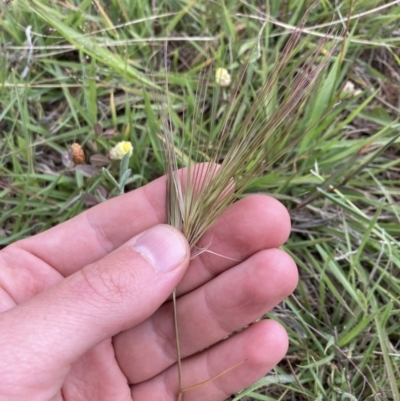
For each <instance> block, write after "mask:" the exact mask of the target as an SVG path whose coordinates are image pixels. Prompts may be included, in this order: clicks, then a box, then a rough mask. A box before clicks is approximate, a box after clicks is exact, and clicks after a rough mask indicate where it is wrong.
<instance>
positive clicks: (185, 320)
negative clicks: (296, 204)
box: [113, 249, 298, 383]
mask: <svg viewBox="0 0 400 401" xmlns="http://www.w3.org/2000/svg"><path fill="white" fill-rule="evenodd" d="M297 279H298V273H297V268H296V265H295V263H294V261H293V260H292V258H291V257H290V256H289V255H287V254H286V253H285V252H283V251H280V250H278V249H270V250H265V251H262V252H259V253H257V254H256V255H254V256H253V257H251V258H250V259H248V260H246V261H245V262H243V263H242V264H240V265H238V266H236V267H234V268H233V269H230V270H229V271H227V272H225V273H223V274H222V275H220V276H219V277H217V278H216V279H214V280H212V281H211V282H209V283H207V284H206V285H204V286H202V287H200V288H198V289H197V290H196V291H194V292H192V293H190V294H187V295H185V296H183V297H180V298H179V300H178V323H179V343H180V350H181V355H182V357H187V356H190V355H193V354H195V353H197V352H199V351H201V350H202V349H205V348H207V347H210V346H211V345H213V344H215V343H216V342H218V341H220V340H222V339H223V338H225V337H226V336H228V335H229V334H231V333H232V332H234V331H236V330H238V329H240V328H242V327H244V326H246V325H247V324H249V323H251V322H254V321H255V320H256V319H257V318H259V317H260V316H262V315H263V314H265V313H266V312H268V311H270V310H271V309H272V308H273V307H275V306H276V305H277V304H278V303H280V302H281V301H282V300H283V299H285V298H286V297H287V296H288V295H289V294H291V293H292V292H293V290H294V289H295V287H296V284H297ZM172 316H173V313H172V303H168V304H165V305H163V306H162V307H161V308H160V309H159V310H158V311H157V312H156V313H155V314H154V315H153V316H152V317H151V318H150V319H149V320H147V321H145V322H143V323H142V324H141V325H139V326H137V327H135V328H133V329H131V330H128V331H126V332H124V333H121V334H119V335H117V336H116V337H115V338H114V340H113V343H114V348H115V355H116V358H117V362H118V364H119V366H120V368H121V370H122V371H123V372H124V374H125V375H126V377H127V378H128V380H129V382H130V383H139V382H142V381H145V380H148V379H149V378H151V377H153V376H155V375H157V374H159V373H160V372H162V371H163V370H165V369H166V368H168V367H169V366H171V365H173V364H175V362H176V345H175V330H174V323H173V319H172ZM138 364H140V367H141V369H140V371H139V370H137V369H135V367H136V366H138Z"/></svg>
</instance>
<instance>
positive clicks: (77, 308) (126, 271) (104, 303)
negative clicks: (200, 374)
mask: <svg viewBox="0 0 400 401" xmlns="http://www.w3.org/2000/svg"><path fill="white" fill-rule="evenodd" d="M188 262H189V246H188V243H187V241H186V239H185V238H184V237H183V236H182V234H181V233H179V232H178V231H177V230H175V229H173V228H172V227H170V226H166V225H161V226H156V227H153V228H151V229H150V230H148V231H146V232H144V233H142V234H141V235H139V236H136V237H134V238H133V239H131V240H130V241H128V242H127V243H126V244H124V245H123V246H122V247H120V248H119V249H117V250H116V251H115V252H113V253H112V254H110V255H108V256H107V257H105V258H103V259H102V260H100V261H99V262H97V263H95V264H92V265H89V266H87V267H85V268H84V269H83V270H81V271H79V272H77V273H75V274H74V275H72V276H70V277H69V278H67V279H65V280H63V281H62V282H60V283H58V284H56V285H55V286H53V287H51V288H49V289H48V290H46V291H44V292H42V293H41V294H39V295H38V296H36V297H34V298H32V299H31V300H30V301H28V302H26V303H23V304H21V305H19V306H17V307H15V308H13V309H11V310H9V311H7V312H5V313H3V314H2V315H0V333H1V338H0V340H1V343H2V344H5V346H4V349H6V353H5V355H2V358H1V360H0V377H3V374H5V375H6V376H8V377H10V378H12V382H11V384H10V385H11V387H12V386H15V391H19V390H18V388H19V387H21V386H22V384H23V387H25V388H26V387H29V386H30V385H31V386H33V388H36V387H37V386H38V380H39V378H40V379H42V380H44V381H43V382H45V383H53V382H60V381H61V380H63V379H64V377H65V375H66V373H67V370H68V368H69V367H70V365H71V364H72V363H74V362H75V361H76V360H77V359H79V357H80V356H81V355H83V354H84V353H85V352H86V351H87V350H89V349H91V348H92V347H93V346H95V345H96V344H98V343H100V342H101V341H103V340H105V339H107V338H110V337H112V336H113V335H115V334H117V333H119V332H121V331H123V330H127V329H128V328H130V327H132V326H134V325H137V324H139V323H140V322H142V321H143V320H145V319H147V318H148V317H149V316H150V315H151V314H153V313H154V311H155V310H156V309H157V308H158V307H159V306H160V305H161V304H162V303H163V302H164V300H165V299H166V298H167V297H168V295H169V294H170V293H171V292H172V290H173V288H174V287H175V286H176V285H177V283H178V281H179V280H180V279H181V278H182V276H183V274H184V272H185V270H186V267H187V265H188ZM16 361H22V362H23V363H16ZM12 368H14V370H15V371H14V372H12V374H11V375H10V369H12ZM41 369H42V370H41ZM31 371H34V372H35V375H32V374H31ZM60 372H61V373H60ZM30 378H31V380H32V383H30V382H29V379H30ZM43 399H45V398H43ZM46 399H47V398H46Z"/></svg>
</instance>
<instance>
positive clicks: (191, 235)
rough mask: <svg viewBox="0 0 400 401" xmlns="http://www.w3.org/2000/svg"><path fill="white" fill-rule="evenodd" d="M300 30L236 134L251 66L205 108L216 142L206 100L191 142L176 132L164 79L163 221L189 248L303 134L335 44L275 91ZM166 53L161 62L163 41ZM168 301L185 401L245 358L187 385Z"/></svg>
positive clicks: (309, 57) (304, 61)
mask: <svg viewBox="0 0 400 401" xmlns="http://www.w3.org/2000/svg"><path fill="white" fill-rule="evenodd" d="M305 20H306V17H305V18H304V21H305ZM304 26H305V25H304V22H303V23H302V24H301V25H300V26H299V27H298V28H297V29H296V30H295V31H294V32H293V33H292V34H291V36H290V38H289V39H288V41H287V43H286V46H285V48H284V50H283V52H282V54H281V58H280V60H279V61H278V62H277V64H276V65H275V66H274V67H275V68H274V69H273V71H272V73H271V76H270V77H269V78H268V79H267V80H266V82H265V83H264V85H263V86H262V87H261V88H260V89H259V91H258V93H256V94H255V96H256V98H255V99H254V101H253V104H252V106H251V107H250V110H249V111H248V113H247V114H246V116H245V117H244V119H243V121H242V122H241V124H240V127H239V128H238V129H237V130H236V131H237V132H235V127H236V120H235V116H236V115H237V114H238V112H239V108H240V106H241V100H242V98H243V96H244V93H245V91H246V90H249V84H250V78H249V77H246V75H247V72H248V68H249V64H248V65H246V66H245V67H244V68H243V71H242V73H241V74H240V77H239V79H238V82H237V84H236V87H234V89H233V91H232V94H231V97H230V101H229V106H228V108H227V110H226V111H225V114H224V116H223V117H222V118H219V115H218V111H217V107H215V105H213V107H211V109H210V111H209V113H210V118H209V121H211V122H212V121H214V122H217V124H219V131H218V135H217V137H216V138H214V139H212V138H210V136H208V137H203V136H202V133H201V131H202V130H200V129H198V127H197V128H196V122H197V121H196V119H198V118H200V120H201V127H202V128H205V129H206V128H207V127H206V124H204V120H203V117H202V116H199V113H200V114H202V112H201V111H200V109H201V110H204V108H205V103H202V102H201V101H199V104H198V105H197V106H198V108H197V112H196V113H195V114H197V116H195V117H194V120H195V121H193V122H192V127H193V130H192V132H191V135H190V137H189V138H188V137H187V136H185V134H184V133H183V134H182V133H177V130H174V126H173V118H172V115H171V110H172V105H171V100H170V95H169V90H168V86H169V85H168V78H167V83H166V97H167V101H166V105H167V106H166V109H167V111H168V113H169V115H168V118H164V121H163V123H162V126H163V129H162V135H161V136H160V139H161V145H162V148H163V151H164V165H165V172H166V175H167V214H168V223H169V224H171V225H172V226H173V227H175V228H177V229H179V230H180V231H181V232H182V233H183V234H184V235H185V237H186V238H187V240H188V242H189V244H190V247H191V249H192V251H193V250H194V249H195V247H196V244H197V243H198V242H199V240H200V238H201V237H202V236H203V234H204V233H205V232H206V230H208V229H209V228H210V227H211V226H212V225H213V223H214V222H215V221H216V220H217V219H218V217H219V216H221V214H222V213H223V212H224V211H225V210H226V209H227V208H228V206H229V205H231V204H232V203H233V202H234V201H235V200H237V199H238V197H239V196H240V195H241V194H242V193H243V192H244V190H245V189H246V187H247V186H248V185H249V183H250V182H251V181H252V180H253V179H254V178H256V177H257V176H259V175H260V174H261V173H263V172H265V171H267V170H268V168H269V167H270V166H271V165H272V164H273V163H274V162H275V161H276V160H278V159H279V157H281V156H282V155H283V154H284V153H285V152H286V151H287V150H288V149H290V148H291V147H292V146H294V145H295V144H296V143H298V142H299V141H300V140H301V138H302V137H304V135H305V134H306V132H307V130H306V129H305V130H303V132H302V133H300V134H296V135H293V132H294V131H295V128H296V124H297V122H298V121H299V120H300V117H301V115H302V113H303V112H304V110H305V105H306V104H307V101H308V100H309V98H310V95H311V94H312V92H313V90H314V89H315V88H317V85H318V84H319V82H320V78H321V76H322V72H323V71H324V69H325V67H326V66H327V64H328V63H329V61H330V59H331V56H332V53H333V51H334V45H332V46H330V47H328V43H329V42H328V38H327V37H326V38H324V39H322V40H320V42H319V43H318V45H317V48H316V49H314V50H311V51H308V52H305V54H304V56H303V57H301V58H300V61H299V62H298V64H297V65H296V66H295V68H292V69H291V70H292V71H296V75H295V76H294V77H291V79H292V81H291V83H290V85H289V86H287V87H283V86H280V83H281V81H282V76H284V74H285V72H286V69H287V68H288V66H289V64H290V62H291V60H292V56H294V54H296V53H297V52H298V51H302V42H301V40H300V39H301V35H302V32H303V29H304ZM164 53H165V57H166V54H167V43H166V44H165V49H164ZM166 66H167V62H166V58H165V67H166ZM211 67H213V66H211ZM166 71H167V68H166ZM166 75H168V74H166ZM205 76H206V79H205V80H204V82H201V83H200V84H199V87H198V89H197V93H196V96H198V98H200V99H201V98H202V97H203V96H204V95H205V91H206V88H207V86H209V80H210V78H209V77H210V74H208V75H205ZM283 85H285V80H283ZM204 102H205V101H204ZM310 128H312V127H308V129H310ZM178 132H179V131H178ZM182 166H184V167H186V170H179V168H180V167H182ZM205 251H207V249H205ZM197 254H198V253H197ZM172 299H173V307H174V323H175V336H176V350H177V361H178V362H177V364H178V382H179V389H178V401H182V400H183V395H184V393H185V392H187V391H189V390H192V389H195V388H198V387H199V386H201V385H204V384H206V383H208V382H210V381H212V380H215V379H216V378H218V377H220V376H222V375H223V374H225V373H227V372H229V371H231V370H232V369H235V368H237V367H239V366H240V365H242V364H243V363H244V362H245V361H239V362H238V363H237V364H236V365H235V366H231V367H230V368H229V369H227V370H226V371H224V372H221V373H219V374H218V375H217V376H215V377H213V378H210V379H208V380H206V381H205V382H201V383H198V384H196V385H193V386H189V387H186V388H184V387H183V382H182V360H181V352H180V344H179V329H178V311H177V292H176V289H175V290H174V292H173V295H172Z"/></svg>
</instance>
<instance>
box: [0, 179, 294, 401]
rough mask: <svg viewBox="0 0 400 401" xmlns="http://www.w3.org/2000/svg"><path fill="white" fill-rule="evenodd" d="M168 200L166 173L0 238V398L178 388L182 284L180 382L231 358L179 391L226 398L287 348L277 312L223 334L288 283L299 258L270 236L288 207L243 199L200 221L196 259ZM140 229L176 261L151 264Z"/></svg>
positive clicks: (165, 400)
mask: <svg viewBox="0 0 400 401" xmlns="http://www.w3.org/2000/svg"><path fill="white" fill-rule="evenodd" d="M164 200H165V178H164V177H162V178H160V179H158V180H156V181H154V182H152V183H150V184H149V185H147V186H145V187H143V188H140V189H138V190H136V191H133V192H131V193H129V194H126V195H123V196H120V197H118V198H115V199H112V200H110V201H107V202H105V203H102V204H100V205H98V206H96V207H94V208H92V209H90V210H88V211H87V212H84V213H82V214H81V215H79V216H77V217H75V218H74V219H72V220H70V221H68V222H66V223H64V224H61V225H59V226H57V227H54V228H52V229H51V230H48V231H46V232H44V233H42V234H39V235H37V236H34V237H31V238H28V239H25V240H23V241H20V242H17V243H15V244H13V245H10V246H9V247H7V248H5V249H3V250H2V251H1V252H0V354H1V355H2V358H1V359H0V377H2V380H1V382H0V400H1V401H2V400H7V401H17V400H18V401H22V400H29V401H36V400H37V401H46V400H64V401H89V400H90V401H92V400H96V401H128V400H132V399H133V400H135V401H148V400H159V401H175V400H176V399H177V389H178V384H177V381H178V378H177V367H176V350H175V337H174V327H173V319H172V305H171V301H170V300H169V295H170V294H171V292H172V289H173V288H175V287H176V286H177V292H178V315H179V327H180V343H181V351H182V357H183V372H184V373H183V385H184V387H188V386H191V385H194V384H196V383H199V382H202V381H205V380H207V379H209V378H210V377H213V376H216V375H218V374H219V373H220V372H223V371H225V370H227V369H229V368H230V367H232V366H234V365H237V364H239V366H238V367H237V368H235V369H232V370H231V371H229V372H228V373H226V374H224V375H222V376H220V377H218V378H217V379H216V380H213V381H211V382H209V383H207V384H206V385H204V386H200V387H198V388H196V389H195V390H192V391H188V392H186V393H185V394H184V401H190V400H197V401H198V400H213V401H218V400H224V399H225V398H226V397H227V396H229V395H230V394H232V393H234V392H236V391H238V390H240V389H242V388H244V387H246V386H248V385H250V384H251V383H253V382H255V381H256V380H258V379H259V378H260V377H262V376H263V375H265V373H267V372H268V371H269V370H270V369H272V368H273V367H274V366H275V365H276V363H278V362H279V360H280V359H282V357H283V356H284V355H285V353H286V350H287V335H286V332H285V330H284V329H283V328H282V327H281V326H280V325H279V324H278V323H276V322H274V321H269V320H264V321H261V322H259V323H257V324H254V325H251V326H250V327H249V328H247V329H246V330H244V331H242V332H240V333H239V334H236V335H234V336H232V337H230V338H228V339H227V340H225V341H222V340H223V339H224V338H226V337H227V336H228V335H229V334H231V333H232V332H234V331H236V330H238V329H240V328H242V327H244V326H246V325H248V324H250V323H251V322H253V321H255V320H256V319H257V318H258V317H260V316H262V315H263V314H264V313H266V312H267V311H269V310H271V309H272V308H273V307H274V306H275V305H277V304H278V303H279V302H281V301H282V300H283V299H284V298H285V297H287V296H288V295H289V294H290V293H291V292H292V291H293V289H294V288H295V286H296V283H297V269H296V266H295V264H294V262H293V261H292V259H291V258H290V257H289V256H288V255H287V254H285V253H284V252H283V251H281V250H279V249H277V248H278V247H279V246H280V245H282V244H283V243H284V242H285V240H286V239H287V236H288V235H289V231H290V220H289V217H288V213H287V211H286V209H285V208H284V207H283V206H282V205H281V204H280V203H279V202H277V201H276V200H274V199H272V198H269V197H267V196H261V195H253V196H249V197H247V198H244V199H242V200H241V201H239V202H237V203H235V204H234V205H232V206H231V207H230V208H229V209H228V210H227V211H226V212H225V213H224V215H223V216H221V218H220V219H219V220H218V221H217V222H216V223H215V225H214V226H213V227H212V228H211V229H210V230H209V231H208V232H207V233H206V234H205V235H204V237H203V239H202V241H201V243H200V244H199V246H200V247H207V248H208V249H209V250H210V251H211V252H204V253H202V254H201V255H199V256H197V257H195V258H193V259H192V260H190V252H189V249H188V245H187V243H186V241H185V239H184V238H183V237H182V236H181V234H180V233H178V232H176V230H174V229H173V228H171V227H169V226H165V225H160V224H163V223H164V222H165V221H166V216H165V209H166V208H165V201H164ZM143 233H144V234H143ZM138 238H142V239H140V240H138ZM143 238H145V239H143ZM140 241H142V242H143V241H147V242H148V241H150V242H151V241H153V242H154V243H157V244H160V249H161V248H162V246H163V244H164V245H165V246H167V245H168V247H167V248H166V249H167V253H168V252H169V251H168V250H170V252H171V253H173V252H175V248H176V252H178V250H177V249H178V248H179V247H180V248H179V249H180V250H181V251H182V249H183V250H184V251H182V252H183V253H181V254H180V255H181V256H180V258H178V259H179V260H176V264H177V266H178V267H176V268H175V269H174V270H172V272H168V273H165V274H164V272H163V273H161V274H160V273H157V272H155V271H154V269H152V268H149V260H148V259H147V257H145V256H146V255H145V256H143V254H142V253H140V251H136V250H135V249H141V248H140V247H138V246H137V244H138V243H139V242H140ZM175 245H176V246H175ZM185 250H186V251H185ZM166 258H167V256H166ZM178 283H179V285H178Z"/></svg>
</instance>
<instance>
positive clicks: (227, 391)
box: [132, 320, 288, 401]
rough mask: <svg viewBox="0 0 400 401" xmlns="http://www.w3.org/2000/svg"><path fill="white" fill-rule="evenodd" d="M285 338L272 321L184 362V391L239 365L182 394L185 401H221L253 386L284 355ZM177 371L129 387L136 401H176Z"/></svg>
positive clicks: (164, 373)
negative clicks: (154, 400) (185, 388)
mask: <svg viewBox="0 0 400 401" xmlns="http://www.w3.org/2000/svg"><path fill="white" fill-rule="evenodd" d="M287 347H288V339H287V334H286V332H285V330H284V329H283V327H282V326H280V325H279V324H278V323H277V322H275V321H271V320H270V321H263V322H260V323H257V324H255V325H253V326H251V327H249V328H248V329H247V330H245V331H244V332H241V333H239V334H237V335H236V336H233V337H231V338H229V339H227V340H225V341H223V342H221V343H219V344H217V345H216V346H214V347H213V348H211V349H208V350H206V351H204V352H202V353H200V354H197V355H195V356H193V357H191V358H188V359H185V360H184V361H183V366H182V370H183V377H184V379H183V380H184V382H183V387H189V386H193V385H196V384H197V383H201V382H203V381H207V380H208V379H210V378H212V377H214V376H217V375H219V374H220V373H221V372H224V371H226V370H229V369H230V368H231V367H233V366H235V365H238V364H240V365H239V366H237V367H236V368H234V369H232V370H231V371H228V372H227V373H226V374H223V375H221V376H220V377H218V378H217V379H215V380H213V381H211V382H209V383H207V384H205V385H203V386H200V387H198V388H196V389H194V390H191V391H187V392H185V393H184V400H185V401H211V400H212V401H223V400H225V399H226V398H227V397H228V396H230V395H231V394H233V393H236V392H238V391H239V390H242V389H243V388H245V387H247V386H249V385H250V384H252V383H254V382H256V381H257V380H258V379H260V378H261V377H263V376H264V375H265V374H266V373H267V372H268V371H269V370H271V369H272V368H273V367H274V366H275V365H276V364H277V363H278V362H279V361H280V360H281V359H282V358H283V357H284V356H285V354H286V351H287ZM177 389H178V378H177V367H176V366H175V365H174V366H172V367H171V368H169V369H168V370H167V371H164V372H163V373H161V374H160V375H158V376H156V377H155V378H153V379H151V380H148V381H146V382H143V383H140V384H136V385H134V386H132V397H133V399H134V400H135V401H145V400H146V401H147V400H150V399H154V392H155V391H156V392H157V394H156V395H157V400H160V401H176V399H177V393H178V391H177Z"/></svg>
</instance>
